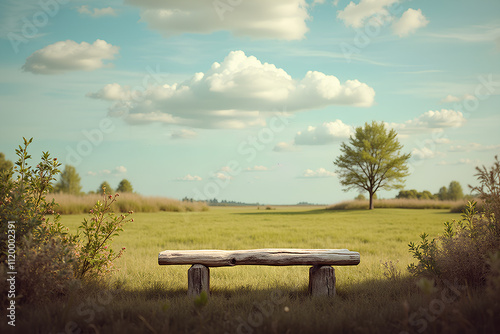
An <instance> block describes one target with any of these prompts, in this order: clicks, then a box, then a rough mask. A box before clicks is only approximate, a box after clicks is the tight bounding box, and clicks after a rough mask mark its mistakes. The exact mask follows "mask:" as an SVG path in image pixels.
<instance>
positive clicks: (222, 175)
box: [213, 169, 233, 181]
mask: <svg viewBox="0 0 500 334" xmlns="http://www.w3.org/2000/svg"><path fill="white" fill-rule="evenodd" d="M221 170H222V169H221ZM213 177H214V178H216V179H219V180H222V181H225V180H232V179H233V177H232V176H231V175H228V174H226V173H223V172H216V173H214V174H213Z"/></svg>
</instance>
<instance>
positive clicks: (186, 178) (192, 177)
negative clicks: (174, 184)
mask: <svg viewBox="0 0 500 334" xmlns="http://www.w3.org/2000/svg"><path fill="white" fill-rule="evenodd" d="M176 180H177V181H201V180H202V178H201V177H199V176H198V175H191V174H188V175H186V176H183V177H178V178H177V179H176Z"/></svg>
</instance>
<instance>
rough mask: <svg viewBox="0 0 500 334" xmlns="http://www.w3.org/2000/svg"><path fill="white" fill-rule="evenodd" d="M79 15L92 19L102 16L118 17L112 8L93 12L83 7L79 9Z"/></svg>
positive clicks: (96, 9)
mask: <svg viewBox="0 0 500 334" xmlns="http://www.w3.org/2000/svg"><path fill="white" fill-rule="evenodd" d="M78 13H80V14H86V15H90V16H92V17H101V16H116V12H115V10H114V9H113V8H111V7H106V8H94V9H93V10H90V9H89V6H87V5H83V6H81V7H78Z"/></svg>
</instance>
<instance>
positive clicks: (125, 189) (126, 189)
mask: <svg viewBox="0 0 500 334" xmlns="http://www.w3.org/2000/svg"><path fill="white" fill-rule="evenodd" d="M116 192H119V193H131V192H134V189H133V188H132V185H131V184H130V182H129V181H128V180H127V179H123V180H121V181H120V184H118V188H117V189H116Z"/></svg>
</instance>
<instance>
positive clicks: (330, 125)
mask: <svg viewBox="0 0 500 334" xmlns="http://www.w3.org/2000/svg"><path fill="white" fill-rule="evenodd" d="M353 134H354V129H353V127H352V126H350V125H346V124H344V123H342V121H341V120H339V119H337V120H335V121H334V122H325V123H323V124H321V125H320V126H317V127H314V126H309V127H308V128H307V130H305V131H299V132H298V133H297V134H296V135H295V144H296V145H325V144H329V143H332V142H335V141H338V140H341V139H345V138H349V137H350V136H351V135H353Z"/></svg>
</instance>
